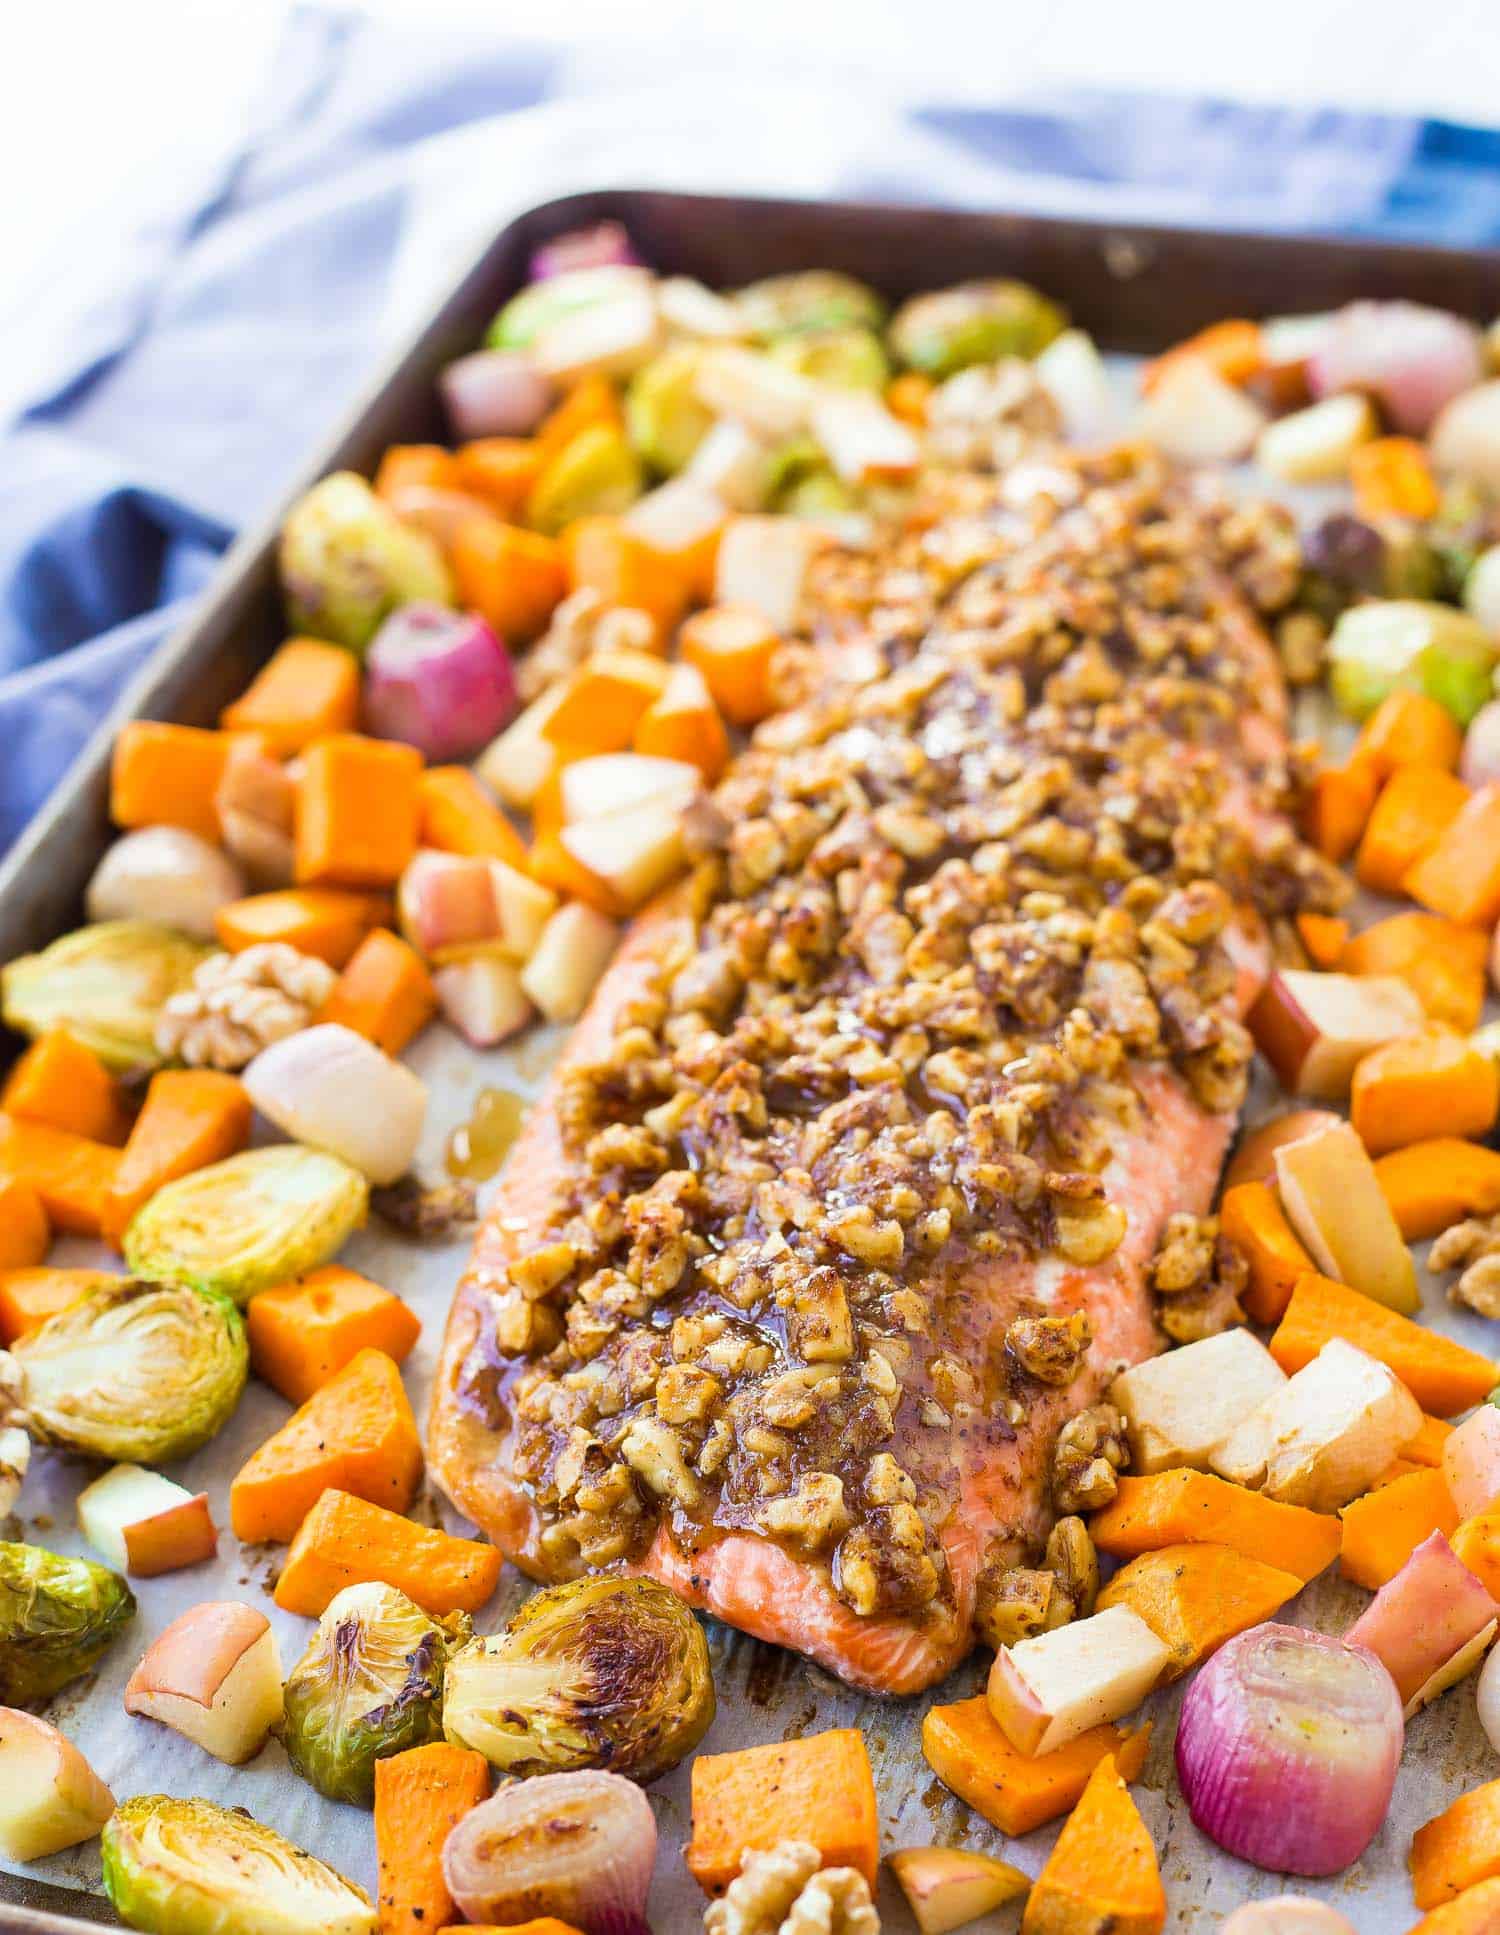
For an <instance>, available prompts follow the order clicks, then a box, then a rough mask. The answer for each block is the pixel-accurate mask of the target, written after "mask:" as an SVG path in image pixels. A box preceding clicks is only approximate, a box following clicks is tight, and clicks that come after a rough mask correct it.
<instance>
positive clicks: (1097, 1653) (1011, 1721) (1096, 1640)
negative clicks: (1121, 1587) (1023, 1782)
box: [986, 1606, 1171, 1754]
mask: <svg viewBox="0 0 1500 1935" xmlns="http://www.w3.org/2000/svg"><path fill="white" fill-rule="evenodd" d="M1170 1659H1171V1655H1170V1653H1169V1651H1168V1649H1167V1648H1166V1647H1165V1646H1164V1645H1163V1644H1162V1642H1161V1641H1160V1640H1159V1639H1158V1638H1157V1636H1156V1634H1155V1633H1153V1632H1152V1630H1151V1628H1150V1627H1149V1626H1148V1625H1147V1624H1146V1622H1145V1620H1144V1619H1142V1618H1141V1617H1140V1615H1139V1614H1138V1613H1134V1612H1132V1611H1131V1610H1130V1608H1129V1607H1128V1606H1111V1607H1109V1608H1108V1610H1107V1611H1105V1612H1097V1613H1094V1614H1092V1615H1091V1616H1090V1617H1089V1618H1087V1619H1078V1620H1074V1621H1073V1622H1072V1624H1071V1625H1067V1626H1058V1627H1056V1628H1055V1629H1054V1630H1053V1631H1052V1632H1049V1633H1039V1634H1037V1636H1036V1637H1035V1638H1034V1639H1023V1640H1020V1641H1018V1642H1017V1644H1016V1645H1014V1646H1009V1647H1002V1648H1001V1649H1000V1651H999V1652H998V1653H997V1654H996V1655H995V1664H994V1666H993V1668H992V1669H991V1671H990V1679H989V1686H988V1688H987V1689H986V1697H987V1699H988V1701H989V1707H990V1712H991V1713H992V1714H993V1715H994V1717H995V1723H996V1725H997V1726H998V1727H999V1728H1000V1730H1001V1731H1002V1733H1004V1735H1005V1737H1006V1739H1007V1740H1008V1741H1009V1742H1010V1744H1011V1745H1012V1746H1013V1747H1014V1748H1015V1749H1016V1751H1017V1753H1022V1754H1048V1753H1051V1752H1052V1751H1053V1749H1054V1748H1056V1747H1065V1746H1066V1745H1067V1744H1068V1742H1069V1741H1070V1740H1076V1739H1077V1738H1078V1736H1079V1734H1081V1733H1087V1732H1088V1730H1089V1728H1090V1727H1097V1726H1098V1725H1099V1724H1100V1723H1101V1722H1102V1721H1105V1720H1118V1719H1119V1718H1120V1717H1121V1716H1122V1715H1123V1714H1126V1713H1129V1712H1130V1711H1131V1710H1132V1708H1134V1707H1137V1706H1139V1705H1140V1703H1141V1701H1142V1700H1144V1699H1145V1697H1146V1695H1147V1694H1148V1693H1149V1692H1150V1691H1151V1689H1152V1687H1153V1686H1155V1684H1156V1682H1157V1680H1158V1679H1159V1678H1160V1677H1161V1674H1162V1672H1163V1670H1164V1669H1165V1667H1166V1666H1167V1665H1168V1664H1169V1663H1170Z"/></svg>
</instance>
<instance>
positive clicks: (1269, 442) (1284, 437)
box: [1255, 393, 1378, 484]
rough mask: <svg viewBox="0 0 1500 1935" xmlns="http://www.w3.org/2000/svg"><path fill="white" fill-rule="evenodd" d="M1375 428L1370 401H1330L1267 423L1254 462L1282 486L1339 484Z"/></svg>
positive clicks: (1352, 398) (1334, 398) (1340, 398)
mask: <svg viewBox="0 0 1500 1935" xmlns="http://www.w3.org/2000/svg"><path fill="white" fill-rule="evenodd" d="M1377 427H1378V426H1377V425H1376V422H1375V412H1374V411H1373V410H1372V409H1371V408H1370V403H1369V399H1368V397H1363V396H1356V395H1354V394H1352V393H1351V394H1350V395H1348V396H1331V397H1329V398H1328V399H1327V401H1326V402H1324V403H1314V404H1311V405H1310V406H1309V407H1308V408H1307V409H1305V410H1297V411H1295V412H1294V413H1293V414H1292V415H1291V416H1289V417H1278V418H1277V419H1276V421H1275V422H1274V423H1268V424H1267V425H1266V427H1265V429H1264V430H1262V431H1261V433H1260V437H1259V439H1258V440H1257V442H1256V445H1255V461H1256V462H1257V463H1258V464H1259V465H1260V467H1261V469H1262V470H1268V471H1270V473H1271V475H1272V476H1273V477H1279V478H1281V480H1282V481H1283V482H1284V483H1288V484H1331V483H1337V481H1338V480H1339V478H1341V477H1347V476H1348V474H1349V459H1350V458H1351V457H1352V456H1353V455H1354V453H1355V451H1356V450H1358V448H1359V446H1360V445H1361V444H1362V443H1368V442H1369V441H1370V439H1371V438H1372V437H1373V436H1374V435H1375V433H1376V430H1377Z"/></svg>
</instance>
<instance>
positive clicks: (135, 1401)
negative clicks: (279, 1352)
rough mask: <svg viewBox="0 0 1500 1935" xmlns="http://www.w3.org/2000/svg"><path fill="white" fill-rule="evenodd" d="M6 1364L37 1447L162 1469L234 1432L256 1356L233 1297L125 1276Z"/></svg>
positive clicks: (36, 1334) (49, 1326) (29, 1338)
mask: <svg viewBox="0 0 1500 1935" xmlns="http://www.w3.org/2000/svg"><path fill="white" fill-rule="evenodd" d="M0 1362H4V1363H5V1365H6V1368H7V1370H8V1371H9V1372H10V1373H11V1374H12V1375H13V1376H14V1377H15V1379H16V1381H17V1382H18V1385H19V1400H20V1405H21V1408H22V1409H23V1410H24V1412H25V1421H26V1426H27V1429H28V1430H29V1431H30V1432H31V1433H32V1435H33V1436H34V1437H36V1438H39V1439H41V1440H43V1441H44V1442H45V1443H47V1444H54V1445H61V1446H62V1447H63V1448H64V1449H66V1450H68V1451H76V1452H80V1453H81V1454H82V1455H83V1456H84V1457H87V1458H104V1459H108V1460H109V1461H110V1462H111V1463H120V1464H129V1465H157V1464H170V1463H172V1461H173V1460H174V1459H177V1458H186V1457H187V1456H188V1455H189V1453H190V1452H194V1451H196V1450H197V1449H198V1448H199V1446H200V1445H206V1444H207V1443H208V1441H209V1439H210V1438H212V1437H213V1436H214V1435H215V1434H216V1433H217V1432H219V1431H220V1430H222V1429H223V1427H224V1425H225V1424H227V1423H228V1421H229V1419H230V1417H231V1416H232V1415H233V1412H234V1407H235V1406H236V1405H237V1404H238V1403H239V1401H240V1392H241V1391H243V1390H244V1388H245V1377H246V1374H247V1372H248V1369H249V1363H250V1356H249V1348H248V1346H247V1344H246V1341H245V1323H244V1319H243V1318H242V1317H241V1316H240V1313H239V1312H238V1311H237V1310H236V1309H235V1307H234V1305H233V1304H232V1303H231V1302H230V1301H229V1299H228V1298H227V1297H221V1296H219V1295H217V1294H216V1293H214V1292H212V1291H199V1290H192V1289H189V1288H188V1287H187V1286H186V1285H185V1284H175V1285H169V1284H156V1283H133V1282H132V1281H131V1280H130V1279H129V1278H128V1277H120V1278H118V1279H117V1280H116V1281H114V1282H112V1283H101V1284H99V1285H97V1286H96V1287H95V1288H94V1289H92V1290H89V1291H86V1292H85V1293H84V1295H83V1296H81V1297H80V1298H79V1299H78V1300H77V1302H75V1303H70V1304H69V1305H68V1306H67V1308H66V1309H65V1310H59V1311H58V1312H57V1314H56V1316H53V1317H49V1318H48V1320H47V1321H46V1323H44V1324H42V1325H41V1326H40V1327H39V1328H38V1329H36V1330H32V1331H28V1332H27V1333H26V1335H25V1336H23V1337H18V1338H17V1339H16V1342H15V1344H14V1345H13V1346H12V1349H11V1353H10V1357H9V1359H8V1360H0Z"/></svg>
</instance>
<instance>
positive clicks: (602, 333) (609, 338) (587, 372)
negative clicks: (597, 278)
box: [531, 287, 666, 389]
mask: <svg viewBox="0 0 1500 1935" xmlns="http://www.w3.org/2000/svg"><path fill="white" fill-rule="evenodd" d="M665 334H666V332H665V330H664V329H663V327H662V320H661V317H660V315H659V314H658V313H657V308H656V295H655V292H654V290H652V289H651V288H650V287H642V288H635V289H632V288H626V289H621V290H620V291H619V293H618V294H616V295H613V296H611V297H610V298H609V300H608V301H607V302H591V303H589V304H588V305H587V306H586V307H584V308H582V309H575V310H574V311H573V313H572V314H571V315H567V316H560V317H559V318H558V320H557V321H556V322H555V323H553V325H552V327H551V328H550V329H544V330H543V331H542V332H541V334H540V335H539V336H538V337H537V339H536V341H535V342H534V343H533V344H532V346H531V360H532V362H533V363H534V364H535V365H536V367H537V368H538V369H539V370H540V371H541V372H542V374H543V375H544V376H546V377H549V378H550V379H551V380H552V382H554V383H556V384H557V385H558V386H559V387H560V388H562V389H567V388H569V387H571V386H572V385H573V384H575V383H581V382H582V381H583V379H584V378H585V377H586V376H608V377H618V376H630V375H631V374H632V373H633V372H634V371H636V370H638V369H639V368H640V367H641V365H642V364H643V363H647V362H649V361H650V360H651V358H652V357H653V356H654V355H655V354H656V352H657V350H658V349H660V348H661V345H662V342H663V340H664V337H665Z"/></svg>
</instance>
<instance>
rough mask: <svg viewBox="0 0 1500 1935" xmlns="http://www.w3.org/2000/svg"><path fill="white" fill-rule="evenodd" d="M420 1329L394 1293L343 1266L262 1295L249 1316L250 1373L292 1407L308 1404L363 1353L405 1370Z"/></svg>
mask: <svg viewBox="0 0 1500 1935" xmlns="http://www.w3.org/2000/svg"><path fill="white" fill-rule="evenodd" d="M421 1329H422V1326H421V1324H420V1323H419V1322H418V1320H417V1317H416V1314H415V1312H413V1311H412V1310H411V1309H410V1308H409V1307H408V1306H407V1305H406V1304H404V1303H403V1302H402V1301H401V1299H400V1298H399V1297H398V1296H396V1295H395V1294H394V1293H393V1292H392V1291H390V1290H383V1289H382V1288H381V1286H380V1285H379V1284H378V1283H371V1282H370V1280H369V1279H368V1277H362V1276H359V1275H358V1274H357V1273H356V1272H355V1271H353V1270H346V1269H344V1268H343V1266H342V1265H341V1264H337V1263H326V1264H324V1265H323V1267H322V1268H321V1269H318V1270H309V1271H308V1273H307V1275H306V1276H302V1277H297V1278H295V1279H294V1280H293V1281H292V1282H291V1283H281V1284H278V1285H277V1286H276V1287H275V1289H273V1290H262V1291H261V1292H260V1294H259V1295H258V1296H255V1297H252V1298H251V1299H250V1302H249V1305H248V1307H247V1308H246V1311H245V1333H246V1335H247V1336H248V1338H249V1340H250V1365H251V1368H252V1370H253V1371H254V1372H255V1375H256V1376H257V1377H260V1378H264V1380H265V1381H266V1383H267V1384H269V1385H270V1386H271V1387H272V1389H273V1390H277V1391H280V1393H281V1395H282V1396H283V1397H284V1398H286V1399H288V1400H289V1401H290V1402H291V1403H292V1404H305V1403H306V1402H307V1400H308V1399H309V1398H310V1397H311V1396H312V1394H313V1392H314V1391H317V1390H321V1389H322V1387H323V1386H324V1385H325V1384H326V1383H328V1381H329V1380H330V1379H331V1378H333V1377H336V1376H337V1375H338V1373H339V1372H340V1371H341V1370H342V1369H343V1368H344V1366H345V1365H346V1364H348V1363H350V1362H352V1360H353V1359H354V1358H355V1357H357V1356H358V1355H359V1353H360V1352H361V1351H362V1350H382V1351H384V1352H385V1354H386V1356H387V1357H392V1358H394V1359H395V1361H396V1362H397V1363H398V1364H399V1363H401V1362H402V1361H403V1360H404V1359H405V1358H406V1357H407V1356H408V1355H409V1354H410V1351H411V1347H412V1345H413V1344H415V1343H416V1341H417V1338H418V1336H419V1334H420V1333H421Z"/></svg>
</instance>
